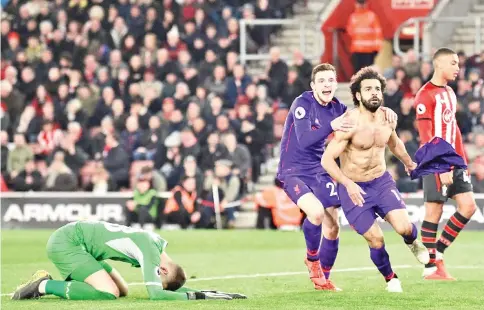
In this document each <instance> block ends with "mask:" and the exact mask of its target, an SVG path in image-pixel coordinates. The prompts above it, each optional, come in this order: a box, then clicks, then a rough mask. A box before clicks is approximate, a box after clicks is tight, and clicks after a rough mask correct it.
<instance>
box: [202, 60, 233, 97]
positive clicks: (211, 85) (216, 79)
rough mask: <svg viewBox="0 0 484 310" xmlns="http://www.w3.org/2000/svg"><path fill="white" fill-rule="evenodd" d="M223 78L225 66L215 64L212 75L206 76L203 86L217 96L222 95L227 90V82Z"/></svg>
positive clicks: (224, 76)
mask: <svg viewBox="0 0 484 310" xmlns="http://www.w3.org/2000/svg"><path fill="white" fill-rule="evenodd" d="M225 78H226V73H225V67H224V66H222V65H217V66H215V68H214V69H213V76H210V77H207V79H206V81H205V85H204V86H205V88H207V90H208V91H209V92H210V93H213V94H215V95H217V96H223V95H224V94H225V93H226V92H227V86H228V83H226V82H225Z"/></svg>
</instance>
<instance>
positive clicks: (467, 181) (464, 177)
mask: <svg viewBox="0 0 484 310" xmlns="http://www.w3.org/2000/svg"><path fill="white" fill-rule="evenodd" d="M423 190H424V201H425V202H440V203H444V202H446V201H447V199H449V198H452V197H454V196H455V195H457V194H462V193H467V192H472V183H471V178H470V176H469V174H468V172H467V170H464V169H456V170H454V183H452V185H450V186H448V187H447V188H445V186H442V183H441V182H440V178H439V175H438V174H429V175H426V176H424V177H423Z"/></svg>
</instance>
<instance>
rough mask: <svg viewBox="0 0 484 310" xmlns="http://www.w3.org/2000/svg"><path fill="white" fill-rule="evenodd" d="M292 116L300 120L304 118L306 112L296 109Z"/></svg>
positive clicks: (299, 108) (301, 108)
mask: <svg viewBox="0 0 484 310" xmlns="http://www.w3.org/2000/svg"><path fill="white" fill-rule="evenodd" d="M294 115H295V116H296V118H297V119H302V118H303V117H304V116H306V110H304V108H303V107H297V108H296V110H294Z"/></svg>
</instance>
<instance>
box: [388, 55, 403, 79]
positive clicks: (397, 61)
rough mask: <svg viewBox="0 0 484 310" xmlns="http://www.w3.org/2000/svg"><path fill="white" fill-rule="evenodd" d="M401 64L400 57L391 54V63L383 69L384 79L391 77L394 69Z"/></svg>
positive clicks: (393, 74)
mask: <svg viewBox="0 0 484 310" xmlns="http://www.w3.org/2000/svg"><path fill="white" fill-rule="evenodd" d="M401 66H402V58H401V57H400V56H398V55H393V56H392V65H391V66H390V67H388V68H386V69H385V70H384V71H383V76H384V77H385V78H386V79H393V78H394V77H395V73H396V70H397V69H398V68H400V67H401Z"/></svg>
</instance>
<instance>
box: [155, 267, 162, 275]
mask: <svg viewBox="0 0 484 310" xmlns="http://www.w3.org/2000/svg"><path fill="white" fill-rule="evenodd" d="M155 274H156V275H157V276H158V277H161V269H160V267H158V266H156V267H155Z"/></svg>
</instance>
